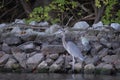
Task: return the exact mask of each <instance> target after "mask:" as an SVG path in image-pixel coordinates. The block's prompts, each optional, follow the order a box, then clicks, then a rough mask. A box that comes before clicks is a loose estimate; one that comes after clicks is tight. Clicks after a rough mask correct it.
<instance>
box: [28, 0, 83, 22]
mask: <svg viewBox="0 0 120 80" xmlns="http://www.w3.org/2000/svg"><path fill="white" fill-rule="evenodd" d="M76 7H77V2H75V1H69V0H53V1H52V2H51V3H50V4H49V5H48V6H44V7H36V8H34V10H33V11H32V13H31V14H30V15H29V17H30V18H29V20H28V22H30V21H43V20H45V21H50V22H51V23H57V22H58V23H59V22H60V21H63V19H62V18H64V17H63V16H64V15H66V14H67V15H68V13H71V12H72V10H73V9H75V8H76ZM78 15H81V14H80V12H79V13H78Z"/></svg>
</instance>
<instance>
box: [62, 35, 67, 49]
mask: <svg viewBox="0 0 120 80" xmlns="http://www.w3.org/2000/svg"><path fill="white" fill-rule="evenodd" d="M62 36H63V37H62V43H63V46H64V48H66V47H67V46H66V44H67V43H66V41H65V34H64V33H62Z"/></svg>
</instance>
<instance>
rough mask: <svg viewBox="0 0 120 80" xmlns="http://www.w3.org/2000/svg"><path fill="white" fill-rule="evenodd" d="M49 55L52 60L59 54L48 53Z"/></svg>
mask: <svg viewBox="0 0 120 80" xmlns="http://www.w3.org/2000/svg"><path fill="white" fill-rule="evenodd" d="M49 57H50V58H51V59H53V60H56V59H57V58H58V57H59V54H50V55H49Z"/></svg>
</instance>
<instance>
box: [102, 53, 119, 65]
mask: <svg viewBox="0 0 120 80" xmlns="http://www.w3.org/2000/svg"><path fill="white" fill-rule="evenodd" d="M117 60H118V56H117V55H111V56H110V55H106V56H105V57H103V58H102V61H104V62H105V63H111V64H113V63H115V62H116V61H117Z"/></svg>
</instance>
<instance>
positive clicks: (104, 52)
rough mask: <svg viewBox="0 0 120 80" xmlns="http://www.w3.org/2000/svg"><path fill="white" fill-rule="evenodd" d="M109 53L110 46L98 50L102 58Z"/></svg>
mask: <svg viewBox="0 0 120 80" xmlns="http://www.w3.org/2000/svg"><path fill="white" fill-rule="evenodd" d="M107 54H108V48H103V49H102V50H100V51H99V52H98V55H99V57H100V58H102V57H104V56H106V55H107Z"/></svg>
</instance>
